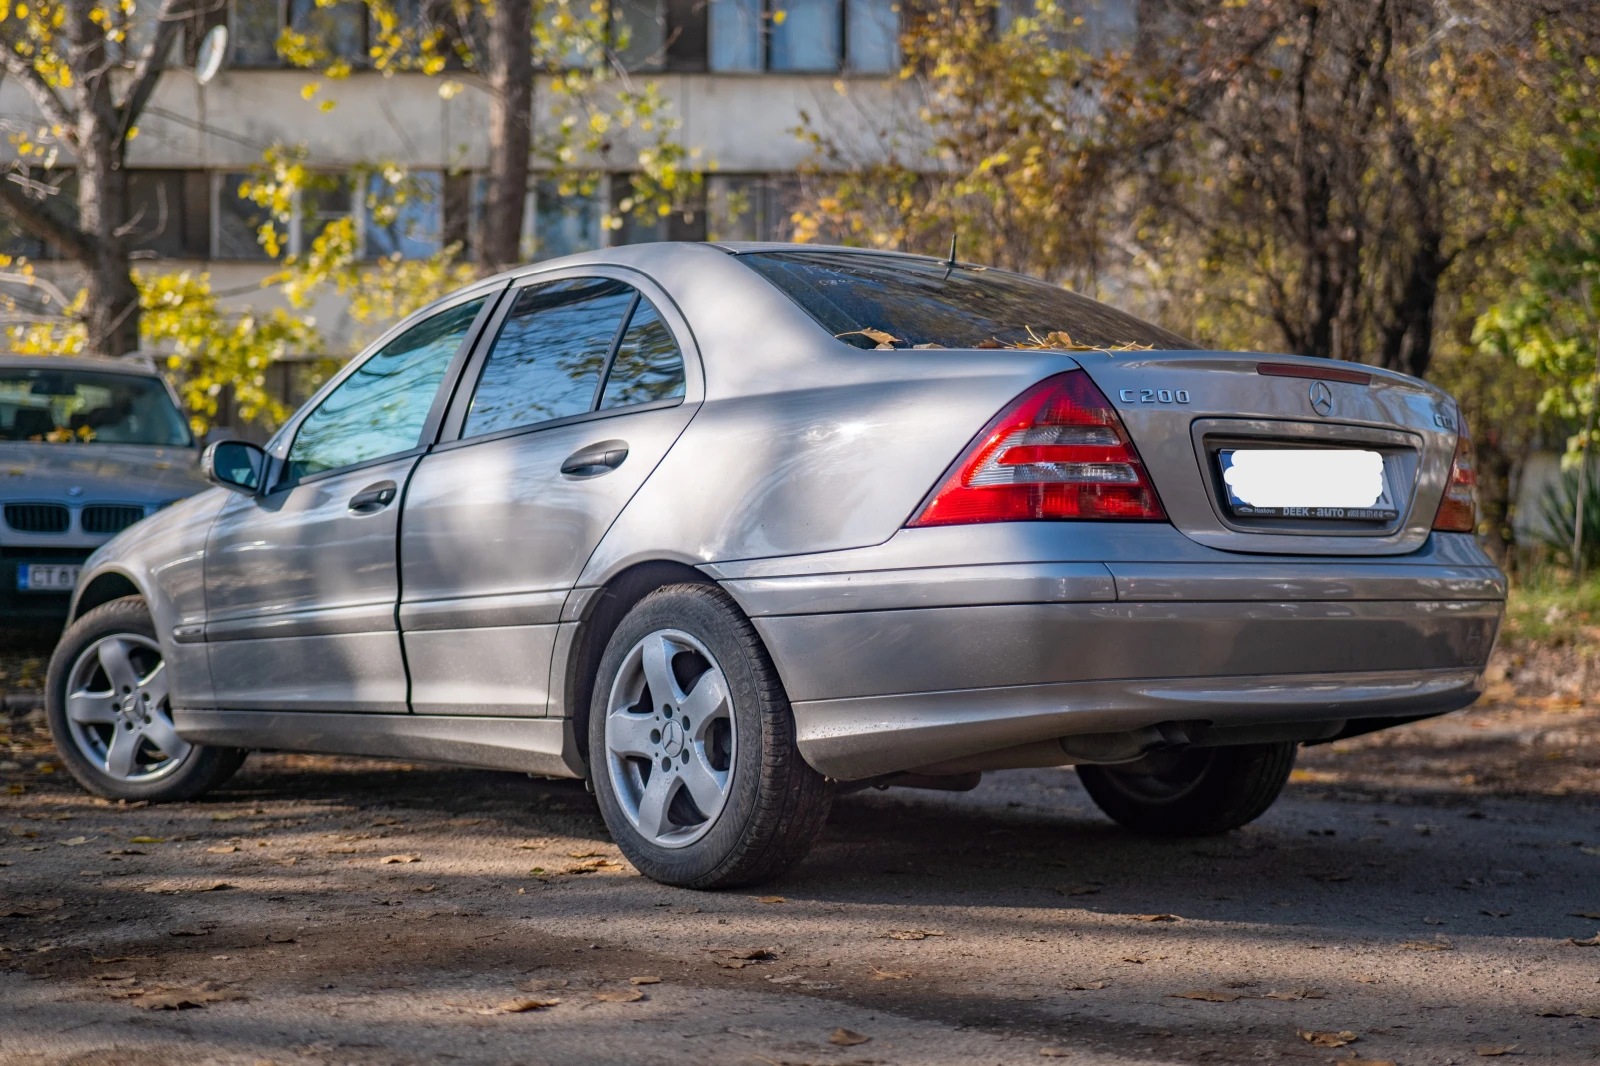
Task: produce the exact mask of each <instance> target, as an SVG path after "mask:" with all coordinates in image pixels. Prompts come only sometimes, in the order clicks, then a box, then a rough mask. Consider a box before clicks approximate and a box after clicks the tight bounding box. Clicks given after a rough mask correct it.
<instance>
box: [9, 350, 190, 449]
mask: <svg viewBox="0 0 1600 1066" xmlns="http://www.w3.org/2000/svg"><path fill="white" fill-rule="evenodd" d="M7 440H9V441H33V442H35V443H41V444H150V445H157V446H163V447H171V448H185V447H188V446H189V444H190V443H191V441H192V440H193V438H191V437H190V435H189V426H188V425H187V423H185V422H184V419H183V415H181V414H179V413H178V409H177V407H175V406H174V405H173V403H172V397H171V396H170V395H168V393H167V390H166V389H165V388H164V387H163V386H162V384H161V382H160V381H158V380H156V379H155V378H150V377H136V376H134V375H132V374H100V373H96V372H94V371H86V370H69V369H62V370H54V369H50V370H46V369H32V368H29V369H5V370H0V441H7Z"/></svg>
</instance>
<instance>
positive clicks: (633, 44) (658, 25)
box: [610, 0, 667, 70]
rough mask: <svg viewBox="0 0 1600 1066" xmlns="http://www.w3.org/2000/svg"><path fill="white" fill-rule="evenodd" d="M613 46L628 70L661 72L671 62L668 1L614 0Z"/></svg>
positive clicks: (612, 10)
mask: <svg viewBox="0 0 1600 1066" xmlns="http://www.w3.org/2000/svg"><path fill="white" fill-rule="evenodd" d="M610 36H611V47H612V48H613V49H615V50H616V53H617V58H618V59H619V60H621V62H622V65H623V67H625V68H626V69H628V70H661V69H662V68H664V67H665V66H666V60H667V5H666V0H612V4H611V33H610Z"/></svg>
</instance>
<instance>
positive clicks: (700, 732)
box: [682, 669, 728, 740]
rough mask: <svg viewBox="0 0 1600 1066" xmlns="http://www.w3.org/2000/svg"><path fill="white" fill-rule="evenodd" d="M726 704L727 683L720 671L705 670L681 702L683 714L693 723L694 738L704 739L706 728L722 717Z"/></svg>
mask: <svg viewBox="0 0 1600 1066" xmlns="http://www.w3.org/2000/svg"><path fill="white" fill-rule="evenodd" d="M727 703H728V683H727V682H726V681H725V680H723V677H722V671H721V670H716V669H712V670H707V671H706V672H705V673H703V674H701V675H700V677H699V679H698V680H697V681H695V683H694V689H693V690H692V691H691V692H690V693H689V695H688V696H686V697H684V700H683V704H682V707H683V713H684V715H685V716H686V717H688V719H689V721H690V722H691V723H693V727H694V731H695V737H696V738H698V739H701V740H703V739H705V735H706V734H705V730H706V726H708V725H710V724H711V722H712V721H714V720H715V719H717V718H720V717H723V714H722V713H719V712H723V711H724V708H725V707H726V706H727Z"/></svg>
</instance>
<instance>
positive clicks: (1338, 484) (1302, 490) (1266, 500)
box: [1217, 448, 1400, 522]
mask: <svg viewBox="0 0 1600 1066" xmlns="http://www.w3.org/2000/svg"><path fill="white" fill-rule="evenodd" d="M1217 461H1218V462H1219V463H1220V464H1221V466H1222V482H1223V485H1224V486H1226V488H1227V493H1228V509H1229V510H1230V511H1232V512H1233V513H1234V514H1236V515H1239V516H1241V517H1249V518H1291V519H1293V518H1313V519H1325V520H1326V519H1332V520H1335V521H1354V522H1392V521H1394V520H1395V519H1396V518H1398V517H1400V509H1399V508H1398V507H1397V506H1396V505H1395V501H1394V495H1393V492H1392V490H1391V489H1390V487H1389V476H1388V472H1387V470H1386V469H1385V466H1384V462H1383V455H1382V454H1381V453H1379V452H1375V451H1369V450H1367V449H1363V448H1226V449H1223V450H1222V451H1220V452H1218V453H1217Z"/></svg>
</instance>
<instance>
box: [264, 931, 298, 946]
mask: <svg viewBox="0 0 1600 1066" xmlns="http://www.w3.org/2000/svg"><path fill="white" fill-rule="evenodd" d="M267 943H269V944H293V943H296V940H295V938H294V937H292V936H290V935H289V934H288V933H268V934H267Z"/></svg>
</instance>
